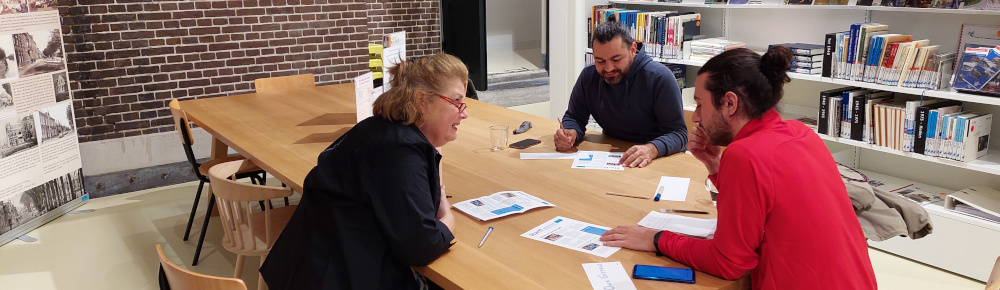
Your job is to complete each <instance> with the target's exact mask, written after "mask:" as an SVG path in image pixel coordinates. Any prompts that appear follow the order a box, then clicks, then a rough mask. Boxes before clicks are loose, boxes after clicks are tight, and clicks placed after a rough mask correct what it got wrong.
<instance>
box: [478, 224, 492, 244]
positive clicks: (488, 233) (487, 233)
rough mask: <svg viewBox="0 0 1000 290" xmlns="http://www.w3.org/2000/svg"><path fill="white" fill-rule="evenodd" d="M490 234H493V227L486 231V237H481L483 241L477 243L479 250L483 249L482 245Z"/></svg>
mask: <svg viewBox="0 0 1000 290" xmlns="http://www.w3.org/2000/svg"><path fill="white" fill-rule="evenodd" d="M492 232H493V227H490V229H488V230H486V235H484V236H483V240H482V241H479V248H482V247H483V243H485V242H486V238H489V237H490V233H492Z"/></svg>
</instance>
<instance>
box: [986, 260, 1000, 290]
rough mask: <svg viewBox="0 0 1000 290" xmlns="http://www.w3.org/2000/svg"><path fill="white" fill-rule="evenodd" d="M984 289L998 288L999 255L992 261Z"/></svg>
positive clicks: (997, 289)
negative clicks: (991, 269) (991, 268)
mask: <svg viewBox="0 0 1000 290" xmlns="http://www.w3.org/2000/svg"><path fill="white" fill-rule="evenodd" d="M986 290H1000V257H997V261H996V262H995V263H993V272H992V273H990V278H989V279H987V280H986Z"/></svg>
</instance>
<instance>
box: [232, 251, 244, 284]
mask: <svg viewBox="0 0 1000 290" xmlns="http://www.w3.org/2000/svg"><path fill="white" fill-rule="evenodd" d="M244 259H246V256H243V255H236V271H233V278H237V279H240V278H242V277H241V276H243V275H240V274H243V260H244Z"/></svg>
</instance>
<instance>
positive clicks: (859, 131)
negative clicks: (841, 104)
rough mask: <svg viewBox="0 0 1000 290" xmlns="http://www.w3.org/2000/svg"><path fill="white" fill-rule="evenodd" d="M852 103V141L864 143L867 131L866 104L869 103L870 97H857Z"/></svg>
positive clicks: (863, 95)
mask: <svg viewBox="0 0 1000 290" xmlns="http://www.w3.org/2000/svg"><path fill="white" fill-rule="evenodd" d="M851 102H852V103H853V104H852V105H853V106H854V108H853V109H852V110H851V139H854V140H857V141H864V137H865V136H864V131H865V110H864V109H865V104H866V103H867V102H868V95H867V94H861V95H858V96H855V97H854V98H853V99H852V100H851Z"/></svg>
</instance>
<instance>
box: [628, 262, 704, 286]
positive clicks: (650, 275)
mask: <svg viewBox="0 0 1000 290" xmlns="http://www.w3.org/2000/svg"><path fill="white" fill-rule="evenodd" d="M632 278H636V279H646V280H656V281H667V282H679V283H688V284H694V270H691V269H681V268H671V267H659V266H649V265H635V268H632Z"/></svg>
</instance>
